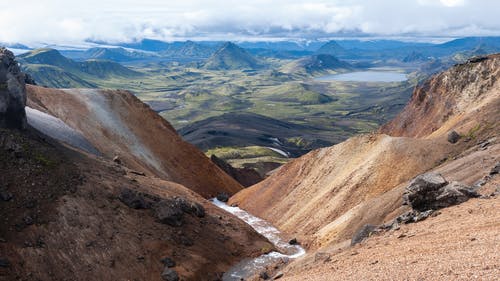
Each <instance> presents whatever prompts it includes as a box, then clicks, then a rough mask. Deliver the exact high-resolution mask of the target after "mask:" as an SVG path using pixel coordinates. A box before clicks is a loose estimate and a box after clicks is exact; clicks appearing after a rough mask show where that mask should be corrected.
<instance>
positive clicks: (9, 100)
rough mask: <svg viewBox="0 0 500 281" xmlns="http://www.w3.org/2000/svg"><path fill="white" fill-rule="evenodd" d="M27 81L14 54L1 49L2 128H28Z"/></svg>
mask: <svg viewBox="0 0 500 281" xmlns="http://www.w3.org/2000/svg"><path fill="white" fill-rule="evenodd" d="M25 80H26V77H25V74H24V73H22V72H21V70H20V68H19V64H18V63H17V61H16V60H15V57H14V54H13V53H12V52H11V51H9V50H7V49H5V48H0V128H14V129H25V128H26V127H27V121H26V111H25V110H24V107H25V106H26V83H25Z"/></svg>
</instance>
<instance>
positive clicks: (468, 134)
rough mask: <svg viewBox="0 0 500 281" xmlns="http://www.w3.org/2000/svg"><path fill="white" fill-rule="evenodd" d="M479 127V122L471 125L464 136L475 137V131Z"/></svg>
mask: <svg viewBox="0 0 500 281" xmlns="http://www.w3.org/2000/svg"><path fill="white" fill-rule="evenodd" d="M480 129H481V124H477V125H476V126H474V127H472V128H471V129H470V130H469V131H468V132H467V134H466V135H465V137H467V138H471V139H475V138H476V133H477V132H478V131H479V130H480Z"/></svg>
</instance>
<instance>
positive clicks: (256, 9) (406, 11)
mask: <svg viewBox="0 0 500 281" xmlns="http://www.w3.org/2000/svg"><path fill="white" fill-rule="evenodd" d="M41 2H43V3H41ZM498 10H500V3H498V1H496V0H475V1H471V0H406V1H400V0H378V1H363V0H344V1H340V0H310V1H297V0H273V1H268V0H253V1H236V0H226V1H215V0H182V1H172V0H169V1H165V0H141V1H137V0H107V1H102V0H86V1H68V0H44V1H39V0H36V1H35V0H23V1H2V3H0V26H1V27H2V28H0V42H23V43H34V42H47V43H57V44H64V43H78V42H83V41H85V40H86V39H92V40H104V41H131V40H134V39H141V38H156V39H163V40H176V39H185V38H198V39H201V38H204V39H216V40H234V39H237V38H262V37H266V38H283V37H285V38H289V37H293V38H326V37H333V36H336V35H339V34H340V35H344V36H345V35H352V34H354V35H360V34H368V35H374V36H401V35H412V36H466V35H476V34H478V35H500V21H499V20H498V17H497V12H496V11H498Z"/></svg>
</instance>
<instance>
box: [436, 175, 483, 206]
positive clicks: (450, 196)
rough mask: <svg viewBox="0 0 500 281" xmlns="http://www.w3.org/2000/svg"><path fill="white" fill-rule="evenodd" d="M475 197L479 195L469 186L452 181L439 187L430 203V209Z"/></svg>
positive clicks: (455, 203)
mask: <svg viewBox="0 0 500 281" xmlns="http://www.w3.org/2000/svg"><path fill="white" fill-rule="evenodd" d="M475 197H479V194H478V193H477V192H476V191H474V190H473V189H472V188H471V187H469V186H467V185H464V184H462V183H459V182H455V181H454V182H451V183H450V184H448V185H446V186H445V187H443V188H442V189H441V192H440V193H439V195H438V196H437V197H436V200H435V202H434V204H433V205H432V209H433V210H436V209H441V208H446V207H449V206H452V205H457V204H460V203H463V202H465V201H467V200H469V198H475Z"/></svg>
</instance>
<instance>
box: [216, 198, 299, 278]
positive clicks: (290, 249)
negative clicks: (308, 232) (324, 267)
mask: <svg viewBox="0 0 500 281" xmlns="http://www.w3.org/2000/svg"><path fill="white" fill-rule="evenodd" d="M211 201H212V203H213V204H214V205H215V206H217V207H219V208H221V209H223V210H225V211H227V212H229V213H231V214H233V215H235V216H236V217H238V218H239V219H241V220H242V221H244V222H246V223H247V224H248V225H250V226H251V227H252V228H253V229H255V231H257V232H258V233H260V234H261V235H262V236H264V237H266V238H267V239H268V240H269V241H270V242H271V243H273V245H274V246H275V247H276V249H278V250H279V252H270V253H269V254H265V255H261V256H259V257H257V258H253V259H245V260H243V261H241V262H239V263H238V264H236V265H235V266H233V267H232V268H231V269H229V270H228V271H227V272H226V273H224V276H222V280H223V281H233V280H238V281H239V280H241V279H246V278H248V277H249V276H252V275H254V274H256V273H257V274H258V273H259V272H261V271H263V270H264V268H265V267H266V265H268V264H271V263H273V262H276V261H279V260H280V259H294V258H298V257H300V256H302V255H304V254H305V253H306V251H305V250H304V248H302V247H301V246H300V245H290V244H288V242H287V241H285V240H283V238H282V237H281V235H280V231H279V230H278V229H276V228H275V227H274V226H273V225H272V224H270V223H269V222H267V221H265V220H263V219H261V218H258V217H256V216H253V215H251V214H249V213H247V212H246V211H244V210H242V209H240V208H238V207H231V206H229V205H227V204H225V203H224V202H221V201H219V200H217V199H216V198H214V199H212V200H211Z"/></svg>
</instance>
